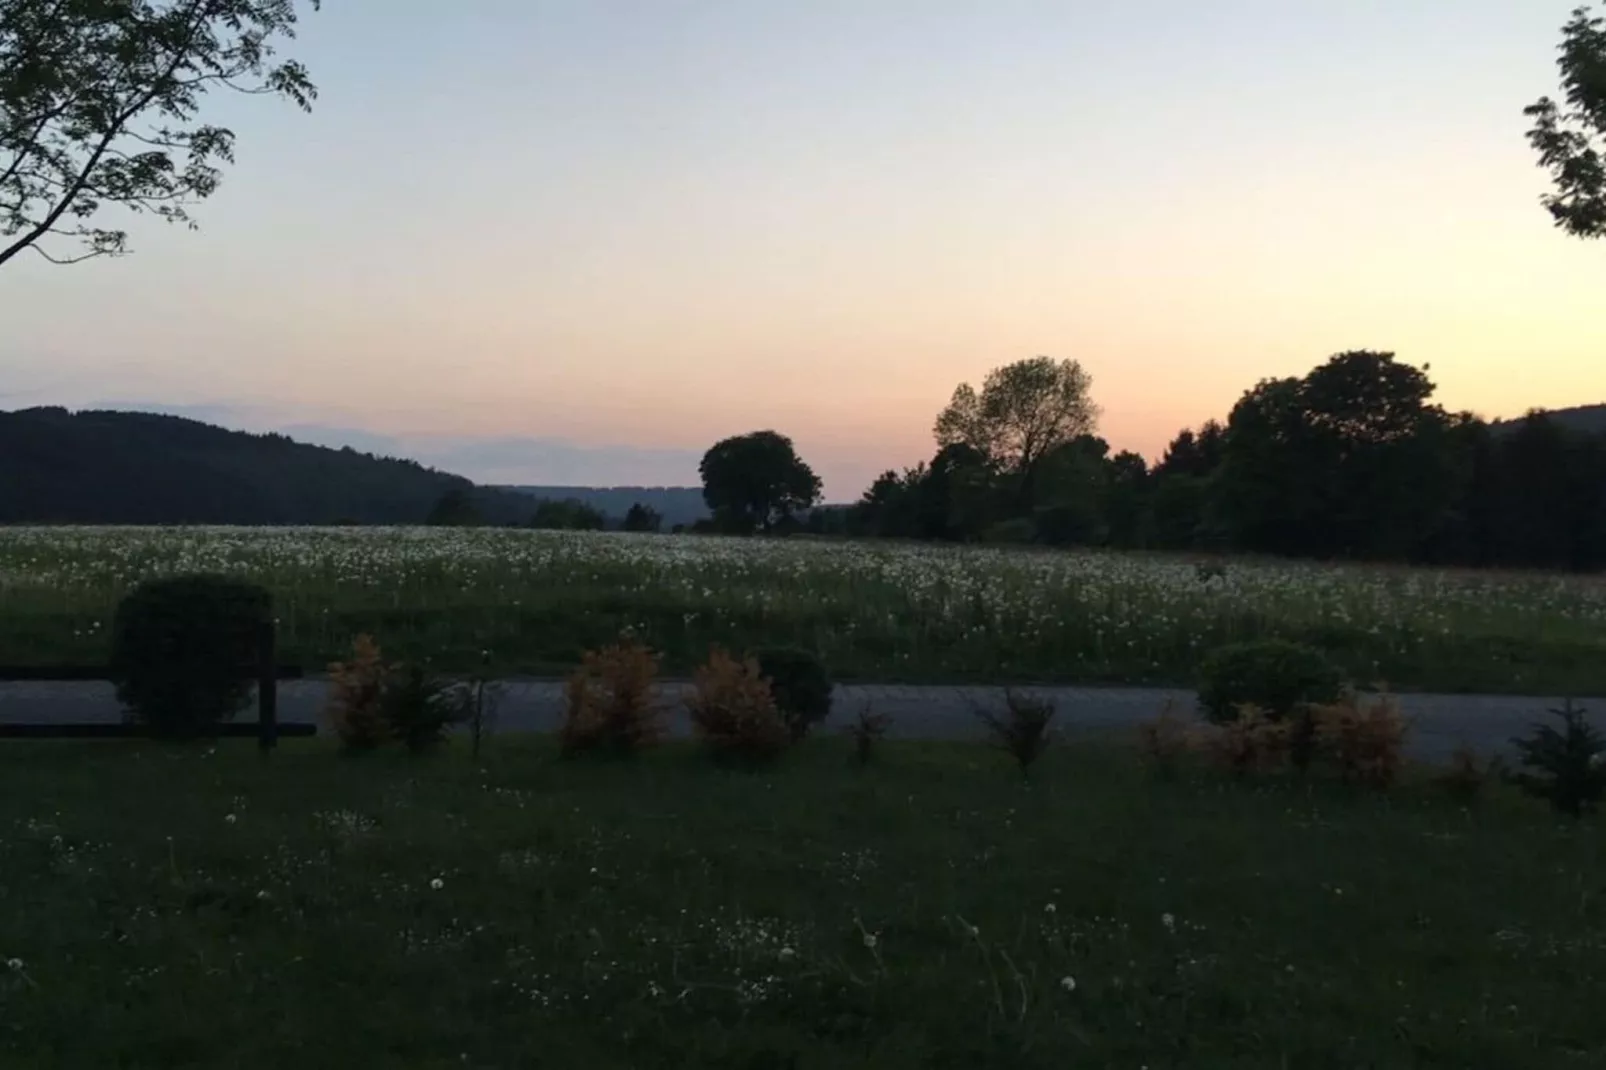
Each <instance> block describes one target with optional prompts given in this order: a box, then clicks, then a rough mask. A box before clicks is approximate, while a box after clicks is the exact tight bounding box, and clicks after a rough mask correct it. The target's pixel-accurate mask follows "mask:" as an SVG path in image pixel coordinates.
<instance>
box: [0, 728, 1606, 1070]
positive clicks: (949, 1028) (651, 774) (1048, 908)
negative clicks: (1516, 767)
mask: <svg viewBox="0 0 1606 1070" xmlns="http://www.w3.org/2000/svg"><path fill="white" fill-rule="evenodd" d="M0 784H4V785H5V787H6V790H5V791H4V792H0V904H3V905H4V909H3V910H0V1066H4V1067H5V1068H6V1070H45V1068H50V1070H54V1068H57V1067H111V1066H118V1067H127V1068H130V1070H134V1068H152V1070H155V1068H163V1070H167V1068H171V1067H233V1068H236V1070H269V1068H272V1070H278V1068H280V1067H284V1066H297V1067H306V1068H308V1070H322V1068H325V1067H327V1068H337V1067H365V1068H368V1067H372V1068H376V1070H388V1068H392V1067H394V1068H398V1070H400V1068H406V1070H416V1068H421V1067H422V1068H447V1067H452V1068H456V1067H470V1068H475V1070H481V1068H483V1070H490V1068H503V1067H526V1066H528V1067H552V1068H554V1070H568V1068H577V1070H578V1068H584V1070H624V1068H638V1067H654V1068H680V1067H685V1068H693V1067H695V1068H698V1070H703V1068H710V1067H713V1068H778V1067H795V1068H799V1070H826V1068H829V1070H839V1068H840V1070H853V1068H861V1067H862V1068H875V1070H916V1068H920V1070H928V1068H953V1070H961V1068H964V1070H968V1068H972V1067H1009V1068H1011V1070H1061V1068H1064V1067H1080V1066H1089V1067H1092V1066H1097V1067H1104V1066H1110V1067H1130V1068H1137V1067H1140V1066H1147V1067H1151V1068H1161V1067H1168V1068H1177V1067H1189V1068H1192V1067H1244V1068H1258V1067H1266V1068H1268V1070H1269V1068H1277V1067H1301V1068H1311V1070H1326V1068H1333V1070H1337V1068H1340V1067H1343V1068H1350V1067H1360V1066H1379V1067H1381V1066H1388V1067H1393V1066H1424V1065H1434V1066H1457V1067H1471V1066H1479V1067H1550V1066H1577V1067H1586V1066H1602V1065H1606V1015H1602V1014H1600V1008H1599V1000H1598V999H1594V998H1591V996H1590V994H1591V993H1598V992H1600V991H1602V989H1603V987H1606V918H1603V915H1602V912H1601V909H1600V905H1599V892H1598V890H1599V889H1600V888H1602V887H1603V886H1606V854H1603V853H1602V852H1601V850H1600V842H1601V841H1600V829H1599V827H1598V825H1597V824H1595V823H1591V822H1578V823H1568V824H1566V825H1563V826H1558V825H1557V824H1556V822H1555V821H1554V819H1552V818H1551V817H1550V816H1549V815H1548V814H1546V813H1545V812H1544V810H1543V808H1542V807H1541V805H1540V804H1538V803H1536V802H1530V801H1527V800H1523V799H1521V798H1520V797H1518V796H1516V795H1515V793H1514V792H1511V793H1500V794H1496V795H1494V796H1492V797H1489V798H1486V799H1485V800H1484V801H1483V803H1482V804H1481V806H1480V807H1479V808H1478V809H1477V810H1476V811H1474V812H1473V813H1468V812H1467V811H1465V810H1463V809H1462V808H1461V807H1460V806H1458V805H1456V804H1454V803H1452V802H1451V801H1449V800H1448V799H1447V798H1444V797H1441V796H1440V795H1438V794H1437V793H1436V792H1433V791H1430V790H1428V789H1427V787H1426V786H1425V785H1414V786H1413V785H1407V786H1404V787H1401V788H1398V789H1396V790H1395V791H1393V792H1391V793H1389V794H1388V795H1371V794H1365V793H1359V794H1358V793H1355V792H1351V791H1347V790H1345V789H1342V788H1340V787H1339V786H1337V785H1336V784H1333V783H1327V782H1318V781H1310V780H1305V781H1277V780H1268V781H1265V782H1263V783H1258V784H1256V785H1254V786H1250V785H1246V784H1239V783H1234V782H1231V781H1229V780H1227V779H1226V778H1225V777H1222V776H1206V775H1200V776H1197V777H1194V776H1183V777H1179V778H1177V779H1173V780H1165V781H1157V780H1155V779H1153V777H1152V776H1151V775H1150V774H1149V773H1147V772H1146V771H1144V770H1143V769H1141V768H1140V767H1139V766H1138V764H1137V760H1136V758H1135V756H1134V755H1133V754H1132V753H1131V752H1130V751H1126V752H1122V751H1119V750H1115V751H1104V750H1098V749H1095V748H1094V746H1093V745H1092V744H1070V745H1065V746H1062V747H1059V748H1054V749H1051V750H1050V751H1049V752H1048V754H1047V755H1046V756H1045V757H1044V758H1043V760H1042V762H1041V763H1040V765H1039V766H1038V767H1037V768H1036V769H1035V770H1034V774H1033V779H1032V781H1031V783H1030V786H1027V785H1025V784H1023V782H1022V780H1021V778H1020V776H1019V775H1018V773H1016V772H1015V770H1014V769H1013V767H1012V766H1011V765H1010V763H1009V761H1008V758H1007V757H1006V756H1004V755H1001V754H997V753H994V752H990V751H987V750H983V749H979V748H975V747H971V746H967V745H964V744H938V743H924V744H922V743H911V744H903V743H899V744H888V746H887V748H886V750H885V751H884V752H883V753H881V754H880V755H878V757H877V758H876V760H875V761H874V762H873V763H872V764H871V765H870V766H868V767H866V768H858V767H856V766H854V765H852V764H851V763H850V761H849V755H848V748H847V747H846V746H845V745H844V743H843V741H840V740H832V739H822V740H818V741H811V742H810V743H809V744H808V745H807V746H804V747H802V748H799V749H798V750H796V751H795V752H793V753H792V754H790V755H789V756H788V758H787V760H786V761H784V762H783V763H782V764H781V765H779V766H778V767H776V768H774V769H773V770H770V771H767V772H764V773H757V774H744V773H740V772H734V771H731V770H728V769H726V770H722V769H718V768H715V767H712V766H711V765H710V764H709V763H708V761H707V760H706V759H705V758H702V757H701V756H698V755H696V754H694V753H693V752H691V751H688V750H686V749H683V748H677V747H673V746H672V747H667V748H664V749H663V750H661V751H659V752H657V753H654V754H652V755H650V756H647V757H644V758H642V759H641V760H639V761H637V762H617V761H585V760H572V759H571V760H557V759H556V758H555V755H554V752H553V751H552V749H551V745H550V744H548V743H543V742H541V741H535V740H528V739H523V740H513V739H502V740H497V741H495V743H494V744H493V745H492V746H491V747H490V748H489V749H488V751H487V752H486V754H485V756H484V760H483V762H482V763H481V764H476V763H474V762H472V761H470V760H469V759H468V757H467V755H466V753H465V752H464V751H463V750H461V749H455V748H449V749H448V750H447V751H445V752H443V753H441V754H439V755H437V756H435V757H434V758H432V759H419V758H415V757H411V756H408V755H405V754H401V753H386V752H381V753H376V754H370V755H365V756H364V757H362V758H361V759H343V758H341V757H340V756H338V755H337V754H336V752H335V751H334V749H333V748H332V747H330V746H329V745H328V744H327V743H326V742H321V741H317V740H312V741H287V742H286V743H285V744H284V745H283V746H282V747H281V748H280V750H279V751H277V752H276V753H275V754H273V755H272V756H271V757H270V758H268V759H267V760H263V759H262V758H260V757H259V756H258V755H257V754H256V753H255V752H254V750H253V749H252V748H251V747H250V746H249V745H248V744H235V745H232V746H231V745H230V744H229V743H227V742H223V743H219V744H218V745H217V746H216V747H215V748H211V749H209V748H207V747H205V746H194V747H163V746H159V745H154V744H145V743H139V744H128V745H120V744H117V745H103V746H97V745H92V744H91V745H86V744H83V743H65V744H55V743H10V744H6V745H5V746H0Z"/></svg>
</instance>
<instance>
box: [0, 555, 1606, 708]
mask: <svg viewBox="0 0 1606 1070" xmlns="http://www.w3.org/2000/svg"><path fill="white" fill-rule="evenodd" d="M187 571H208V572H224V573H230V574H235V575H241V576H245V577H248V578H251V579H253V580H256V581H258V582H261V583H263V584H265V585H267V586H268V587H269V588H270V589H271V590H272V591H273V594H274V597H275V601H276V611H277V614H278V617H279V634H280V642H281V645H282V647H283V649H284V659H285V660H288V661H293V662H300V663H302V664H305V665H308V666H309V667H311V668H313V669H318V668H321V666H322V665H323V664H325V663H326V662H328V661H329V660H330V659H332V658H336V657H339V656H341V655H342V654H343V653H344V652H345V651H346V650H347V648H348V646H349V643H350V641H351V639H352V637H353V636H354V635H356V634H357V633H359V632H370V633H372V634H374V635H375V636H376V637H377V638H378V639H379V641H380V643H381V644H382V645H383V647H384V649H385V651H386V653H387V654H395V655H398V656H404V657H410V658H429V659H430V660H431V661H433V662H434V663H436V664H437V665H438V666H439V667H441V668H444V669H456V668H463V667H467V666H470V665H476V664H479V663H480V661H481V659H482V656H487V655H488V657H489V659H490V660H491V662H492V663H493V664H494V665H495V666H496V667H498V668H501V669H503V670H506V671H513V672H532V673H548V672H554V671H563V670H567V669H568V668H569V667H571V666H573V665H574V664H575V663H576V662H577V661H578V660H579V656H580V654H581V652H582V651H583V650H585V649H587V648H590V647H595V646H598V645H601V644H603V643H605V642H608V641H610V640H612V639H614V638H616V637H617V636H618V634H619V633H620V631H621V630H623V629H627V628H628V629H632V630H634V631H635V632H636V633H637V634H639V635H641V636H643V637H644V638H645V639H646V640H647V641H648V642H650V643H651V644H652V645H654V646H656V647H657V648H658V649H660V650H662V651H664V652H665V654H666V661H667V664H668V666H669V667H670V668H671V669H672V670H684V669H685V668H687V667H689V666H690V665H692V664H694V663H695V662H696V661H697V660H698V659H700V658H701V657H703V656H704V655H706V653H707V649H708V646H709V644H711V643H716V642H717V643H721V644H726V645H730V646H733V647H737V648H743V647H749V648H750V647H753V646H757V645H766V644H792V645H801V646H804V647H808V648H811V649H814V650H816V651H817V652H819V653H820V654H822V655H823V656H824V657H825V658H826V660H827V662H828V663H829V664H830V666H831V667H832V668H833V670H834V671H835V672H836V673H837V674H838V675H839V676H842V677H845V678H855V677H857V678H871V679H885V680H908V681H919V680H930V681H937V680H970V681H982V680H998V681H1008V680H1019V681H1030V680H1042V681H1048V680H1060V681H1088V682H1109V683H1114V682H1134V683H1136V682H1146V683H1155V682H1191V680H1192V677H1193V673H1194V669H1195V666H1196V664H1197V662H1198V660H1199V658H1200V656H1201V654H1202V652H1203V651H1205V650H1208V649H1209V648H1210V647H1212V646H1215V645H1217V644H1220V643H1223V642H1228V641H1232V640H1237V639H1245V638H1253V637H1262V636H1281V637H1285V638H1291V639H1297V640H1302V641H1305V642H1309V643H1312V644H1314V645H1317V646H1319V647H1322V648H1323V649H1325V650H1326V651H1328V652H1329V653H1330V654H1331V655H1332V656H1333V657H1334V658H1335V659H1336V660H1337V661H1339V662H1340V663H1341V664H1342V665H1343V666H1344V667H1345V668H1346V669H1347V670H1348V671H1349V672H1350V673H1351V674H1353V676H1354V677H1355V678H1356V679H1357V680H1358V681H1359V682H1362V683H1376V682H1382V683H1387V684H1389V685H1390V686H1392V687H1395V688H1398V689H1413V688H1415V689H1431V690H1445V691H1488V692H1516V693H1534V692H1542V693H1562V692H1566V691H1574V692H1577V693H1601V692H1602V691H1606V581H1602V580H1601V579H1599V578H1581V577H1569V576H1555V575H1539V574H1501V573H1471V572H1434V571H1426V570H1409V569H1390V568H1364V567H1347V566H1325V565H1319V564H1309V563H1286V562H1261V561H1235V562H1231V563H1230V564H1229V566H1228V568H1227V569H1226V571H1225V574H1224V575H1217V574H1215V572H1214V571H1213V570H1208V569H1205V570H1201V569H1200V568H1199V567H1198V566H1197V565H1196V564H1195V563H1194V562H1192V561H1189V560H1185V559H1181V558H1173V557H1163V556H1154V555H1138V554H1114V553H1098V552H1047V551H1032V550H1017V549H996V548H980V547H944V546H931V545H900V544H886V543H879V544H870V543H854V542H836V541H812V540H804V539H794V540H736V539H719V538H701V537H690V536H644V535H627V534H619V533H606V534H604V533H563V532H534V531H517V530H506V529H462V528H38V527H34V528H30V527H12V528H0V662H5V663H13V664H15V663H45V664H48V663H56V662H66V661H78V662H81V661H90V662H93V661H98V660H100V659H103V658H104V656H105V648H106V632H107V627H108V625H109V622H110V619H111V615H112V613H113V611H114V607H115V606H116V603H117V600H118V599H119V598H120V597H121V595H122V594H123V593H124V592H125V591H126V590H127V589H128V587H129V586H130V585H131V584H133V583H134V582H136V581H138V580H140V579H142V578H145V577H149V576H156V575H163V574H169V573H174V572H187Z"/></svg>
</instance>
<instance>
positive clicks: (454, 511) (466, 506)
mask: <svg viewBox="0 0 1606 1070" xmlns="http://www.w3.org/2000/svg"><path fill="white" fill-rule="evenodd" d="M482 522H483V518H482V517H481V516H480V511H479V510H478V509H477V508H475V507H474V499H473V498H472V497H471V496H470V495H469V492H468V488H467V487H452V488H451V489H450V490H448V491H447V492H446V493H445V494H442V495H441V496H440V500H439V501H437V502H436V503H435V505H434V507H433V508H431V509H430V511H429V516H428V517H427V518H425V520H424V523H425V524H428V525H429V526H430V527H459V528H460V527H472V526H474V525H476V524H480V523H482Z"/></svg>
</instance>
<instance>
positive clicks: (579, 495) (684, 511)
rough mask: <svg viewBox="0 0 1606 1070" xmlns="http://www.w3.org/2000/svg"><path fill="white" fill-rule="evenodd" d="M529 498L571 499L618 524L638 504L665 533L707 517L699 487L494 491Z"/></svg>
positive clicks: (516, 489)
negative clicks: (649, 511) (654, 517)
mask: <svg viewBox="0 0 1606 1070" xmlns="http://www.w3.org/2000/svg"><path fill="white" fill-rule="evenodd" d="M495 489H497V490H505V491H513V492H516V493H518V494H525V495H528V496H530V497H531V498H548V499H551V500H553V501H565V500H568V499H573V500H575V501H580V502H584V503H585V504H587V505H589V506H591V507H592V508H593V509H596V510H598V511H599V512H601V513H602V514H603V515H604V516H606V517H608V519H610V520H612V521H615V522H618V521H620V520H622V519H624V515H625V513H627V512H629V511H630V507H631V506H632V505H635V504H636V503H638V502H639V503H641V504H642V505H644V506H646V507H647V508H649V509H652V510H654V511H656V512H657V513H658V515H659V516H661V517H663V526H664V528H665V530H668V529H669V528H671V527H673V526H674V525H676V524H694V523H696V522H697V521H699V520H702V519H703V518H704V517H706V516H708V515H709V511H708V506H707V505H706V504H704V502H703V491H702V488H701V487H527V486H512V487H498V488H495Z"/></svg>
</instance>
